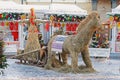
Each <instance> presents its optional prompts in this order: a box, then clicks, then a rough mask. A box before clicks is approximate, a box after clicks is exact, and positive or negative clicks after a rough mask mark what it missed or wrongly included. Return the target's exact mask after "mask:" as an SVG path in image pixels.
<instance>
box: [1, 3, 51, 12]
mask: <svg viewBox="0 0 120 80" xmlns="http://www.w3.org/2000/svg"><path fill="white" fill-rule="evenodd" d="M31 8H34V9H35V10H40V11H43V10H48V9H49V6H48V5H21V4H17V3H15V2H12V1H0V13H2V12H16V13H29V12H30V9H31Z"/></svg>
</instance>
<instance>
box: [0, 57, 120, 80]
mask: <svg viewBox="0 0 120 80" xmlns="http://www.w3.org/2000/svg"><path fill="white" fill-rule="evenodd" d="M16 61H18V60H16V59H7V62H8V64H9V66H8V67H7V68H6V69H5V70H4V75H0V80H120V60H115V59H109V60H100V59H94V58H92V63H93V66H94V68H95V70H96V71H97V72H95V73H79V74H73V73H59V72H55V71H52V70H45V69H44V68H41V67H36V66H30V65H23V64H17V63H15V62H16ZM68 62H69V63H70V59H69V61H68ZM79 64H80V65H81V64H84V63H83V61H82V59H81V58H80V59H79Z"/></svg>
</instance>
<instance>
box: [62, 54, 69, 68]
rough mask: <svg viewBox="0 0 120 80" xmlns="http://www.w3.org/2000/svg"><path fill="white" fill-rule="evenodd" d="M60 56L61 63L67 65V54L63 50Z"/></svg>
mask: <svg viewBox="0 0 120 80" xmlns="http://www.w3.org/2000/svg"><path fill="white" fill-rule="evenodd" d="M61 58H62V61H63V65H65V66H67V65H68V64H67V60H68V55H67V54H66V53H65V52H63V53H61Z"/></svg>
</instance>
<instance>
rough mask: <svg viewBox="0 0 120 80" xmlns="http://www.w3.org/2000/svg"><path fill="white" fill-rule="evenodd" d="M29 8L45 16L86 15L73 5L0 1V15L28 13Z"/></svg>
mask: <svg viewBox="0 0 120 80" xmlns="http://www.w3.org/2000/svg"><path fill="white" fill-rule="evenodd" d="M31 8H34V9H35V11H36V12H39V13H40V12H43V13H45V14H71V15H87V11H86V10H83V9H81V8H80V7H78V6H76V5H75V4H50V5H21V4H17V3H14V2H12V1H0V13H2V12H16V13H29V12H30V9H31Z"/></svg>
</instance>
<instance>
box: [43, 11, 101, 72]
mask: <svg viewBox="0 0 120 80" xmlns="http://www.w3.org/2000/svg"><path fill="white" fill-rule="evenodd" d="M97 29H102V26H101V24H100V16H99V15H98V13H97V12H92V13H91V14H90V15H88V16H87V17H86V18H85V19H84V20H83V21H82V22H81V23H80V24H79V26H78V28H77V34H76V35H69V36H68V37H67V38H66V39H65V41H64V43H63V46H62V53H61V57H62V62H61V63H62V66H67V60H68V54H70V56H71V71H72V72H75V73H78V72H80V69H79V67H78V54H79V53H81V55H82V59H83V61H84V63H85V64H86V68H89V69H91V70H94V69H93V66H92V63H91V60H90V56H89V50H88V46H89V42H90V40H91V38H92V35H93V33H94V32H95V31H96V30H97ZM55 38H56V36H54V37H53V38H52V39H51V40H50V41H49V43H48V61H47V64H46V66H45V68H46V69H53V68H56V67H58V64H56V65H55V61H54V60H57V59H54V58H55V57H54V54H53V52H52V51H51V45H52V42H53V40H54V39H55ZM53 59H54V60H53ZM60 67H61V66H60ZM60 67H59V68H60ZM66 69H67V68H66Z"/></svg>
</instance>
